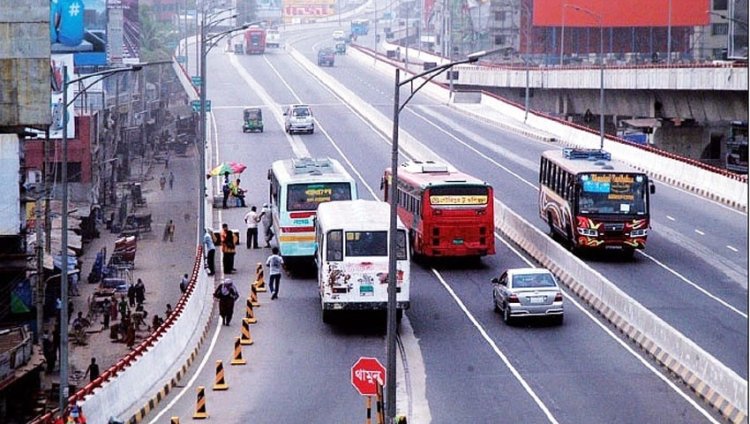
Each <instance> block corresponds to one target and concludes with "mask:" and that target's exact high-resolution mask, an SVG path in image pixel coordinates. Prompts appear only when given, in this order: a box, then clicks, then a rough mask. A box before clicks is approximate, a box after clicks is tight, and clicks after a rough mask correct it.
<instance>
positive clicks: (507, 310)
mask: <svg viewBox="0 0 750 424" xmlns="http://www.w3.org/2000/svg"><path fill="white" fill-rule="evenodd" d="M503 322H504V323H505V324H507V325H510V324H511V317H510V305H508V304H507V303H506V304H505V309H503Z"/></svg>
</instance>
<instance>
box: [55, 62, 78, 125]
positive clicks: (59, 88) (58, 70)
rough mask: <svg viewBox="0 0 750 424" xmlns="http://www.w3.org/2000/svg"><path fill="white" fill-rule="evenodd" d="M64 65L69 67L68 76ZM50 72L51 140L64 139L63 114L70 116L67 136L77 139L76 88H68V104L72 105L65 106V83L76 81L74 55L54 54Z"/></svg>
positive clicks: (70, 86)
mask: <svg viewBox="0 0 750 424" xmlns="http://www.w3.org/2000/svg"><path fill="white" fill-rule="evenodd" d="M63 65H65V66H67V69H68V74H67V75H64V74H63ZM50 68H51V69H50V70H51V72H52V84H51V87H52V97H51V101H50V108H51V111H52V125H50V127H49V138H62V136H63V133H62V130H63V113H67V115H68V126H67V135H68V138H69V139H71V138H75V135H76V131H75V119H73V117H74V116H75V115H74V114H73V113H74V108H73V102H71V100H72V99H73V96H74V92H73V91H74V90H73V89H74V87H73V86H72V85H69V86H68V102H69V103H70V104H69V106H68V107H67V108H65V107H64V105H63V85H64V84H63V82H64V81H70V80H71V79H74V78H75V76H74V74H73V55H72V54H53V55H51V56H50Z"/></svg>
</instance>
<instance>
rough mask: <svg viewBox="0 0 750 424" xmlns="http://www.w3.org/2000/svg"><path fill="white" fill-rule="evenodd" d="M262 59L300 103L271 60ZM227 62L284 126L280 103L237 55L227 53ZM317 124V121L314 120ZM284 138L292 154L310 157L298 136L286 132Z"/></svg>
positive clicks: (280, 125)
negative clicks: (290, 147) (244, 65)
mask: <svg viewBox="0 0 750 424" xmlns="http://www.w3.org/2000/svg"><path fill="white" fill-rule="evenodd" d="M263 58H264V60H265V61H266V62H267V63H268V65H269V66H271V69H272V70H273V72H274V73H275V74H276V76H277V77H278V79H279V81H281V83H282V84H284V86H285V87H286V88H287V89H288V90H289V92H290V93H292V95H293V96H294V98H295V99H296V100H297V101H298V102H299V103H301V101H300V99H299V96H297V93H296V92H295V91H294V90H293V89H292V87H290V86H289V84H287V82H286V80H284V78H282V77H281V75H280V74H279V73H278V71H276V68H274V67H273V65H271V62H270V61H269V60H268V58H267V57H265V56H263ZM229 63H231V64H232V66H233V67H234V69H235V70H236V71H237V73H238V74H240V77H242V79H243V80H245V83H247V85H248V86H250V88H251V89H252V90H253V91H255V94H257V95H258V97H260V99H261V100H262V101H263V103H264V104H266V105H268V106H270V107H271V114H272V116H273V117H274V118H275V119H276V122H277V123H278V124H279V127H280V128H282V129H283V128H284V115H283V113H282V112H281V105H279V104H278V103H276V102H275V101H274V100H273V99H272V98H271V96H270V95H269V94H268V93H267V92H266V90H265V89H264V88H263V86H262V85H261V84H258V82H257V81H255V79H254V78H253V77H252V76H251V75H250V73H249V72H247V70H245V68H244V67H242V65H240V63H239V61H238V60H237V56H235V55H229ZM316 125H317V121H316ZM286 139H287V141H288V142H289V145H290V146H292V151H293V152H294V155H295V156H297V157H310V152H309V151H308V150H307V147H306V146H305V144H304V143H303V142H302V141H301V140H300V138H299V136H293V135H290V134H286Z"/></svg>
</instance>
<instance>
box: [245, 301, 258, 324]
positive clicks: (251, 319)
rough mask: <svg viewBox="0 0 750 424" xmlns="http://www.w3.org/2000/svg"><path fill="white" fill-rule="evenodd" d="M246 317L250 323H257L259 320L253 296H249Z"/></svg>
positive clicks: (246, 303)
mask: <svg viewBox="0 0 750 424" xmlns="http://www.w3.org/2000/svg"><path fill="white" fill-rule="evenodd" d="M245 305H246V306H245V319H246V320H247V321H248V322H249V323H250V324H255V323H256V322H258V320H257V319H255V313H254V312H253V301H252V298H249V297H248V298H247V301H246V302H245Z"/></svg>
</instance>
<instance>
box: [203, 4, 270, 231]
mask: <svg viewBox="0 0 750 424" xmlns="http://www.w3.org/2000/svg"><path fill="white" fill-rule="evenodd" d="M201 16H203V17H204V18H203V19H202V22H201V30H200V38H201V39H200V62H201V66H200V77H201V83H200V121H201V122H200V133H201V136H200V146H199V150H200V166H201V172H199V173H198V179H199V180H200V182H199V187H200V190H199V192H198V195H199V196H200V199H199V201H198V204H199V205H200V209H199V211H200V212H199V218H198V239H199V240H200V239H201V236H202V234H203V231H204V228H205V226H206V225H205V224H206V148H207V145H206V143H207V140H206V138H207V137H206V56H208V52H210V51H211V49H212V48H213V47H214V46H215V45H216V42H218V41H219V40H220V39H222V38H223V37H225V36H226V35H228V34H231V33H233V32H237V31H242V30H243V29H247V28H248V27H249V26H251V25H256V24H258V23H260V22H251V23H247V24H244V25H242V26H239V27H236V28H232V29H229V30H226V31H222V32H220V33H217V34H214V35H210V36H209V35H207V34H206V29H207V28H208V29H210V28H211V27H213V26H215V25H217V24H218V23H220V22H222V21H225V20H227V19H231V18H236V17H237V15H232V16H228V17H225V18H223V19H219V20H216V21H212V22H208V23H207V22H206V21H205V13H203V14H201ZM207 43H210V45H208V46H207V45H206V44H207Z"/></svg>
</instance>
